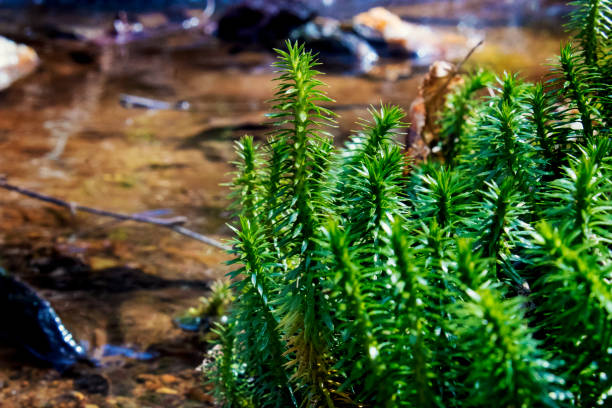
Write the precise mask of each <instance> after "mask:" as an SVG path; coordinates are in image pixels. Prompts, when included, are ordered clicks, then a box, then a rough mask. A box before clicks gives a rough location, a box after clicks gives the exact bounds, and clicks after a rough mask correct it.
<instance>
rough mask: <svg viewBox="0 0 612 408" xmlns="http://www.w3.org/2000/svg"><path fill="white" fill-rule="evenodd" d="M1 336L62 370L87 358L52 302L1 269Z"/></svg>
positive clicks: (0, 337)
mask: <svg viewBox="0 0 612 408" xmlns="http://www.w3.org/2000/svg"><path fill="white" fill-rule="evenodd" d="M0 310H1V311H2V313H1V314H0V339H2V340H4V341H5V342H7V343H9V344H11V345H13V346H15V347H18V348H20V349H24V350H26V351H27V352H29V353H30V354H32V355H33V356H34V357H36V358H38V359H40V360H43V361H46V362H48V363H50V364H52V365H53V366H54V367H55V368H56V369H58V370H60V371H62V370H64V369H66V368H68V367H70V366H72V365H74V364H75V363H76V362H77V361H80V360H86V359H87V357H86V355H85V351H84V350H83V348H82V347H81V346H79V345H78V344H77V343H76V341H75V340H74V338H73V337H72V334H71V333H70V332H69V331H68V329H66V327H65V326H64V325H63V324H62V321H61V320H60V318H59V316H58V315H57V314H56V313H55V311H54V310H53V308H52V307H51V305H50V304H49V302H47V301H46V300H44V299H43V298H41V297H40V296H39V295H38V294H37V293H36V292H35V291H34V290H33V289H32V288H30V287H29V286H28V285H26V284H25V283H23V282H21V281H18V280H17V279H15V278H13V277H12V276H10V275H8V274H6V272H4V270H2V269H0Z"/></svg>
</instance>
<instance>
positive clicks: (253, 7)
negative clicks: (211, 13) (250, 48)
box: [217, 0, 316, 47]
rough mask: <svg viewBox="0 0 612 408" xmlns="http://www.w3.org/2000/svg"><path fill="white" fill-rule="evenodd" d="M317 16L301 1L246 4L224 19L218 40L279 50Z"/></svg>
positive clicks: (257, 0) (246, 0) (251, 0)
mask: <svg viewBox="0 0 612 408" xmlns="http://www.w3.org/2000/svg"><path fill="white" fill-rule="evenodd" d="M315 15H316V13H315V12H314V11H313V10H312V9H311V8H310V7H307V6H306V2H303V1H299V0H266V1H263V0H244V1H241V2H240V3H238V4H237V5H235V6H233V7H230V8H229V9H228V10H227V11H226V12H225V13H224V14H223V15H222V16H221V18H220V19H219V24H218V28H217V37H219V38H220V39H222V40H224V41H231V42H236V43H240V44H243V45H245V44H260V45H263V46H266V47H276V46H278V44H279V42H281V41H283V40H285V39H286V38H287V37H288V36H289V33H290V32H291V31H292V30H293V29H295V28H297V27H299V26H301V25H302V24H304V23H306V22H307V21H309V20H311V19H312V18H314V17H315Z"/></svg>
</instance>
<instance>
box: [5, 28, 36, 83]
mask: <svg viewBox="0 0 612 408" xmlns="http://www.w3.org/2000/svg"><path fill="white" fill-rule="evenodd" d="M37 66H38V55H36V51H34V50H33V49H32V48H30V47H28V46H27V45H23V44H17V43H15V42H13V41H11V40H9V39H8V38H5V37H2V36H0V91H1V90H3V89H6V88H8V87H9V86H11V84H12V83H13V82H15V81H17V80H18V79H21V78H23V77H24V76H26V75H28V74H30V73H32V71H34V69H35V68H36V67H37Z"/></svg>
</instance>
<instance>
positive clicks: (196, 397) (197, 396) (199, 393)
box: [187, 387, 213, 403]
mask: <svg viewBox="0 0 612 408" xmlns="http://www.w3.org/2000/svg"><path fill="white" fill-rule="evenodd" d="M187 398H189V399H190V400H192V401H198V402H209V403H212V402H213V398H212V396H210V395H209V394H206V393H205V392H204V390H202V388H201V387H193V388H191V389H190V390H189V391H187Z"/></svg>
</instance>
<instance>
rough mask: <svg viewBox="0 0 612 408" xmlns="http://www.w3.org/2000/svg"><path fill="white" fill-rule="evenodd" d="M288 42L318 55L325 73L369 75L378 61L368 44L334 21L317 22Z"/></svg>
mask: <svg viewBox="0 0 612 408" xmlns="http://www.w3.org/2000/svg"><path fill="white" fill-rule="evenodd" d="M291 38H292V39H294V40H298V41H300V42H301V43H304V44H306V48H308V49H311V50H313V51H314V52H316V53H318V57H319V58H320V59H321V60H322V61H323V62H324V64H325V68H326V69H327V70H332V71H333V70H335V69H336V70H342V71H346V70H347V69H348V70H349V71H356V72H357V73H364V72H368V71H370V69H371V68H372V66H373V65H374V64H375V63H376V61H378V54H377V53H376V50H374V48H372V47H371V46H370V44H368V42H367V41H365V40H364V39H362V38H360V37H358V36H357V35H355V34H354V33H352V32H350V31H346V30H343V29H342V28H341V26H340V23H339V22H338V21H337V20H334V19H331V18H317V19H315V20H313V21H310V22H308V23H306V24H304V25H303V26H301V27H299V28H297V29H296V30H294V31H293V32H292V33H291Z"/></svg>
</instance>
